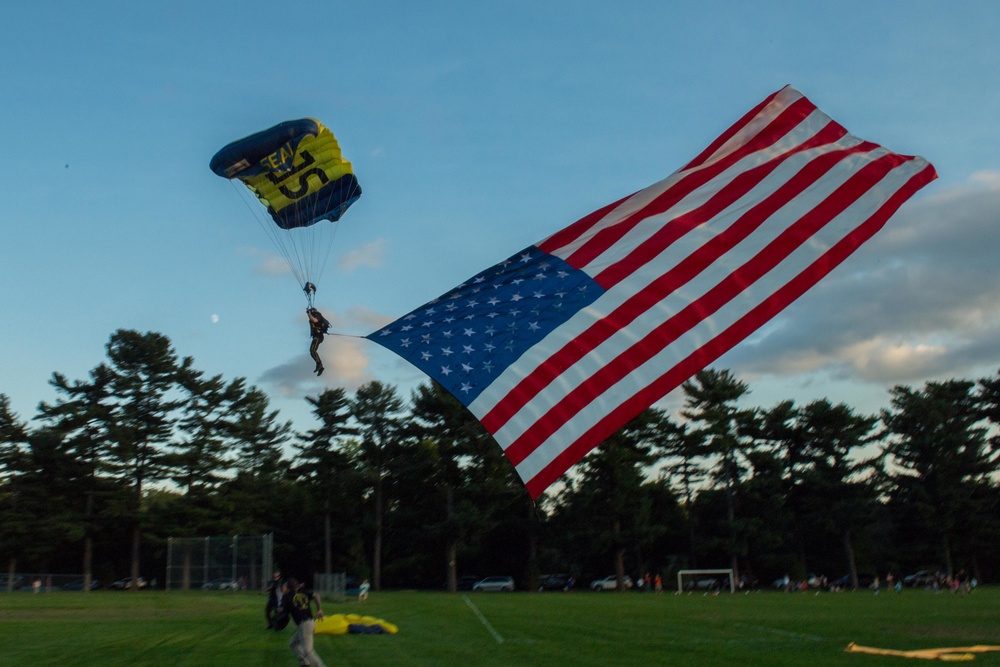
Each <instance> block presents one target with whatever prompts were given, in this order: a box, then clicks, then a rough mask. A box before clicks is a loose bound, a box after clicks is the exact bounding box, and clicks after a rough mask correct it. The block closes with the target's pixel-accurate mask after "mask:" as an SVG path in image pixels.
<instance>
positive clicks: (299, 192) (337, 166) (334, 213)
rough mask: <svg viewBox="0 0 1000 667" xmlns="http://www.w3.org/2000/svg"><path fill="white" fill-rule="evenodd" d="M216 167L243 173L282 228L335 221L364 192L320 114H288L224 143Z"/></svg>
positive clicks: (238, 174) (241, 176) (224, 174)
mask: <svg viewBox="0 0 1000 667" xmlns="http://www.w3.org/2000/svg"><path fill="white" fill-rule="evenodd" d="M210 166H211V168H212V171H214V172H215V173H216V174H218V175H219V176H222V177H223V178H229V179H232V178H238V179H240V180H241V181H243V183H244V184H246V186H247V187H248V188H250V191H251V192H253V193H254V194H255V195H257V198H258V199H260V202H261V203H262V204H263V205H264V206H266V207H267V211H268V213H270V214H271V217H272V218H273V219H274V222H275V224H277V225H278V226H279V227H281V228H282V229H295V228H296V227H308V226H309V225H314V224H316V223H317V222H319V221H320V220H329V221H330V222H336V221H337V220H340V216H342V215H343V214H344V211H346V210H347V209H348V207H350V205H351V204H353V203H354V202H356V201H357V200H358V198H359V197H361V187H360V186H359V185H358V179H357V178H355V176H354V171H353V169H352V168H351V163H350V162H348V161H347V160H345V159H344V157H343V155H341V153H340V145H339V144H338V143H337V138H336V137H334V136H333V132H331V131H330V130H329V129H328V128H326V127H325V126H324V125H323V124H322V123H320V122H319V121H318V120H315V119H312V118H303V119H302V120H289V121H286V122H284V123H280V124H278V125H275V126H274V127H272V128H271V129H269V130H264V131H262V132H258V133H256V134H251V135H250V136H249V137H244V138H243V139H240V140H238V141H234V142H233V143H231V144H229V145H227V146H225V147H224V148H223V149H222V150H220V151H219V152H218V153H216V154H215V157H213V158H212V162H211V164H210Z"/></svg>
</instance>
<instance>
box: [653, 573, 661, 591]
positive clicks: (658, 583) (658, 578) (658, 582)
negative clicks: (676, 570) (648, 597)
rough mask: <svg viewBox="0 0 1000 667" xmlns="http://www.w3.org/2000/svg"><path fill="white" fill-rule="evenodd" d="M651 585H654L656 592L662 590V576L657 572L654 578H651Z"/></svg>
mask: <svg viewBox="0 0 1000 667" xmlns="http://www.w3.org/2000/svg"><path fill="white" fill-rule="evenodd" d="M653 585H654V586H655V587H656V592H657V593H662V592H663V577H661V576H660V573H659V572H657V573H656V579H654V580H653Z"/></svg>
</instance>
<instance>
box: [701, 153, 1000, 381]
mask: <svg viewBox="0 0 1000 667" xmlns="http://www.w3.org/2000/svg"><path fill="white" fill-rule="evenodd" d="M932 187H933V186H932ZM997 248H1000V173H997V172H980V173H977V174H975V175H974V176H972V177H970V179H969V182H968V183H965V184H962V185H960V186H954V187H951V188H948V189H946V190H942V191H941V192H938V193H936V194H933V195H932V196H929V197H926V198H923V199H918V200H915V201H911V202H909V203H907V204H906V205H905V206H904V207H903V208H902V209H901V210H900V211H899V212H898V213H897V214H896V215H895V216H894V217H893V218H892V219H890V220H889V222H888V224H887V225H886V227H885V228H884V229H883V230H882V231H880V232H879V233H878V234H876V235H875V237H874V238H873V239H872V240H871V241H870V242H869V243H868V244H867V245H865V246H864V247H862V248H861V249H860V250H858V252H856V253H855V254H854V255H853V256H852V257H850V258H849V259H848V260H847V261H845V262H844V264H843V265H841V266H840V267H838V268H837V269H835V270H834V271H833V272H832V273H831V274H830V275H829V276H827V277H826V278H825V279H824V280H822V281H820V283H819V284H818V285H817V286H816V287H815V288H814V289H813V290H812V291H810V292H808V293H807V294H805V295H804V296H803V297H802V298H801V299H800V300H799V301H798V302H796V303H794V304H792V305H791V306H789V308H788V309H787V310H786V311H785V312H784V313H781V314H779V316H778V317H777V318H775V319H774V320H773V321H772V322H770V323H769V324H767V325H766V326H765V327H764V328H762V329H761V331H759V332H758V333H757V334H755V335H754V336H753V337H751V339H750V340H748V341H745V342H744V343H742V344H741V345H738V346H737V347H736V348H735V349H733V350H732V351H731V352H729V353H728V354H727V355H725V356H724V357H723V358H722V359H720V360H719V362H718V365H719V366H721V367H727V368H731V369H732V370H733V371H734V372H735V373H736V374H737V375H739V376H740V377H742V378H744V379H747V380H749V379H752V378H753V377H768V376H770V377H782V376H784V377H789V378H791V377H801V376H802V375H804V374H807V373H816V372H822V373H824V374H827V375H829V376H833V377H838V378H841V379H844V380H849V379H853V380H855V381H860V382H863V383H876V384H882V385H886V386H889V385H892V384H922V383H923V382H925V381H927V380H930V379H939V378H958V377H976V376H977V374H978V373H981V372H982V369H983V368H991V367H996V365H997V364H1000V262H997V259H996V255H997Z"/></svg>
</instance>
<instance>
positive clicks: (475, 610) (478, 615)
mask: <svg viewBox="0 0 1000 667" xmlns="http://www.w3.org/2000/svg"><path fill="white" fill-rule="evenodd" d="M462 599H463V600H465V604H467V605H469V609H471V610H472V613H473V614H475V615H476V618H478V619H479V622H480V623H482V624H483V625H484V626H485V627H486V629H487V630H489V631H490V634H491V635H493V639H495V640H497V644H503V637H502V636H500V633H499V632H497V631H496V629H495V628H494V627H493V626H492V625H490V622H489V621H488V620H486V617H485V616H483V612H481V611H479V609H478V608H477V607H476V605H474V604H472V600H470V599H469V596H468V595H463V596H462Z"/></svg>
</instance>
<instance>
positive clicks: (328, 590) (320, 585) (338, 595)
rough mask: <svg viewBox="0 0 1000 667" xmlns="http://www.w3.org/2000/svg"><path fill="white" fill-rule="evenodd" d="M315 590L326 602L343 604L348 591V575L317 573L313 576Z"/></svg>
mask: <svg viewBox="0 0 1000 667" xmlns="http://www.w3.org/2000/svg"><path fill="white" fill-rule="evenodd" d="M313 590H314V591H316V592H318V593H320V594H321V595H322V596H323V599H324V600H330V601H332V602H343V601H344V600H345V599H346V598H347V595H346V591H347V574H346V573H344V572H316V573H314V574H313Z"/></svg>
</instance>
